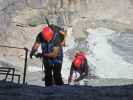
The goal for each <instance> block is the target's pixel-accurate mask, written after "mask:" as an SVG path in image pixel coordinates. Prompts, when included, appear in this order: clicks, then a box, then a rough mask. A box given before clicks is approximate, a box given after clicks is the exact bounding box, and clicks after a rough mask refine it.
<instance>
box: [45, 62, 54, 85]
mask: <svg viewBox="0 0 133 100" xmlns="http://www.w3.org/2000/svg"><path fill="white" fill-rule="evenodd" d="M44 67H45V70H44V72H45V86H51V85H53V77H52V67H53V66H52V65H51V64H49V63H44Z"/></svg>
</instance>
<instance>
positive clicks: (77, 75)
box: [68, 52, 89, 84]
mask: <svg viewBox="0 0 133 100" xmlns="http://www.w3.org/2000/svg"><path fill="white" fill-rule="evenodd" d="M88 68H89V66H88V63H87V58H86V57H85V54H84V53H83V52H78V53H76V55H75V57H74V59H73V61H72V64H71V69H70V76H69V78H68V84H75V83H77V82H79V81H80V80H82V79H84V78H85V77H86V76H87V75H88Z"/></svg>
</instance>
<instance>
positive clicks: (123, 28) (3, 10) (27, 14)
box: [0, 0, 133, 64]
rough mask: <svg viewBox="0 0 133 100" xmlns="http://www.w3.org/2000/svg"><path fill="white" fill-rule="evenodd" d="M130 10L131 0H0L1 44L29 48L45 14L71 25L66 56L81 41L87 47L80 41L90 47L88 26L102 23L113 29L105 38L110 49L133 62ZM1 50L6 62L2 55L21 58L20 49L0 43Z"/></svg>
mask: <svg viewBox="0 0 133 100" xmlns="http://www.w3.org/2000/svg"><path fill="white" fill-rule="evenodd" d="M132 12H133V2H132V0H126V1H125V0H117V1H116V0H108V1H107V0H100V1H99V0H0V44H2V45H12V46H18V47H28V49H30V48H31V47H32V45H33V42H34V40H35V37H36V35H37V33H38V32H39V31H41V29H42V27H44V26H45V25H46V22H45V16H47V17H48V19H49V21H50V23H53V24H57V25H59V26H62V27H63V28H65V29H66V30H67V31H69V30H68V29H70V28H71V29H72V34H70V33H68V37H71V36H73V38H74V41H75V48H69V47H70V45H69V47H66V51H65V55H66V56H69V55H70V54H69V53H70V52H75V51H76V50H80V49H81V48H80V44H86V45H87V47H86V46H85V45H82V48H85V47H86V48H85V52H86V51H89V46H88V44H89V43H88V41H87V40H86V38H87V37H88V36H89V34H90V31H88V30H89V29H97V28H99V27H102V28H107V29H110V30H113V31H115V34H113V35H111V36H110V38H109V39H108V43H109V44H110V46H111V47H112V50H113V51H112V52H114V53H115V54H117V55H119V56H121V57H122V58H123V59H124V60H125V61H127V62H128V63H130V64H132V63H133V61H132V59H133V56H132V49H133V45H132V41H133V38H132V37H133V28H132V26H133V17H132V16H133V13H132ZM68 40H69V39H68ZM0 52H1V57H0V59H1V60H4V61H5V62H7V61H10V60H5V59H4V58H3V57H5V56H6V57H7V56H8V57H9V56H10V57H11V58H12V55H14V54H16V52H17V54H18V55H19V56H17V57H16V58H15V57H14V58H15V59H17V58H18V57H19V59H23V60H24V53H23V54H22V51H19V50H15V51H14V52H13V53H11V50H10V49H8V48H1V47H0ZM89 53H93V50H90V51H89ZM105 55H106V54H105ZM70 58H71V57H70ZM14 61H15V60H14ZM10 62H13V59H12V60H11V61H10ZM29 62H30V61H29ZM29 64H30V63H29Z"/></svg>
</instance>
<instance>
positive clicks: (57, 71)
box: [53, 64, 63, 85]
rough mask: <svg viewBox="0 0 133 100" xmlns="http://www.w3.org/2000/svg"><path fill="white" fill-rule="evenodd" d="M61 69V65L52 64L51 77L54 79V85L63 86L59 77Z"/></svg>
mask: <svg viewBox="0 0 133 100" xmlns="http://www.w3.org/2000/svg"><path fill="white" fill-rule="evenodd" d="M61 68H62V64H54V67H53V77H54V82H55V84H56V85H63V80H62V76H61Z"/></svg>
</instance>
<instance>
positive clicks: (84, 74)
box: [75, 59, 89, 81]
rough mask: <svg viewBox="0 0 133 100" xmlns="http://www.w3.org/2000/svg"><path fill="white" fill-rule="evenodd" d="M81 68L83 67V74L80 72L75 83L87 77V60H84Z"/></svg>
mask: <svg viewBox="0 0 133 100" xmlns="http://www.w3.org/2000/svg"><path fill="white" fill-rule="evenodd" d="M83 67H84V72H82V73H81V75H80V77H79V78H77V79H76V80H75V81H80V80H82V79H83V78H84V77H86V76H87V75H88V67H89V66H88V63H87V59H85V63H84V64H83Z"/></svg>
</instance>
